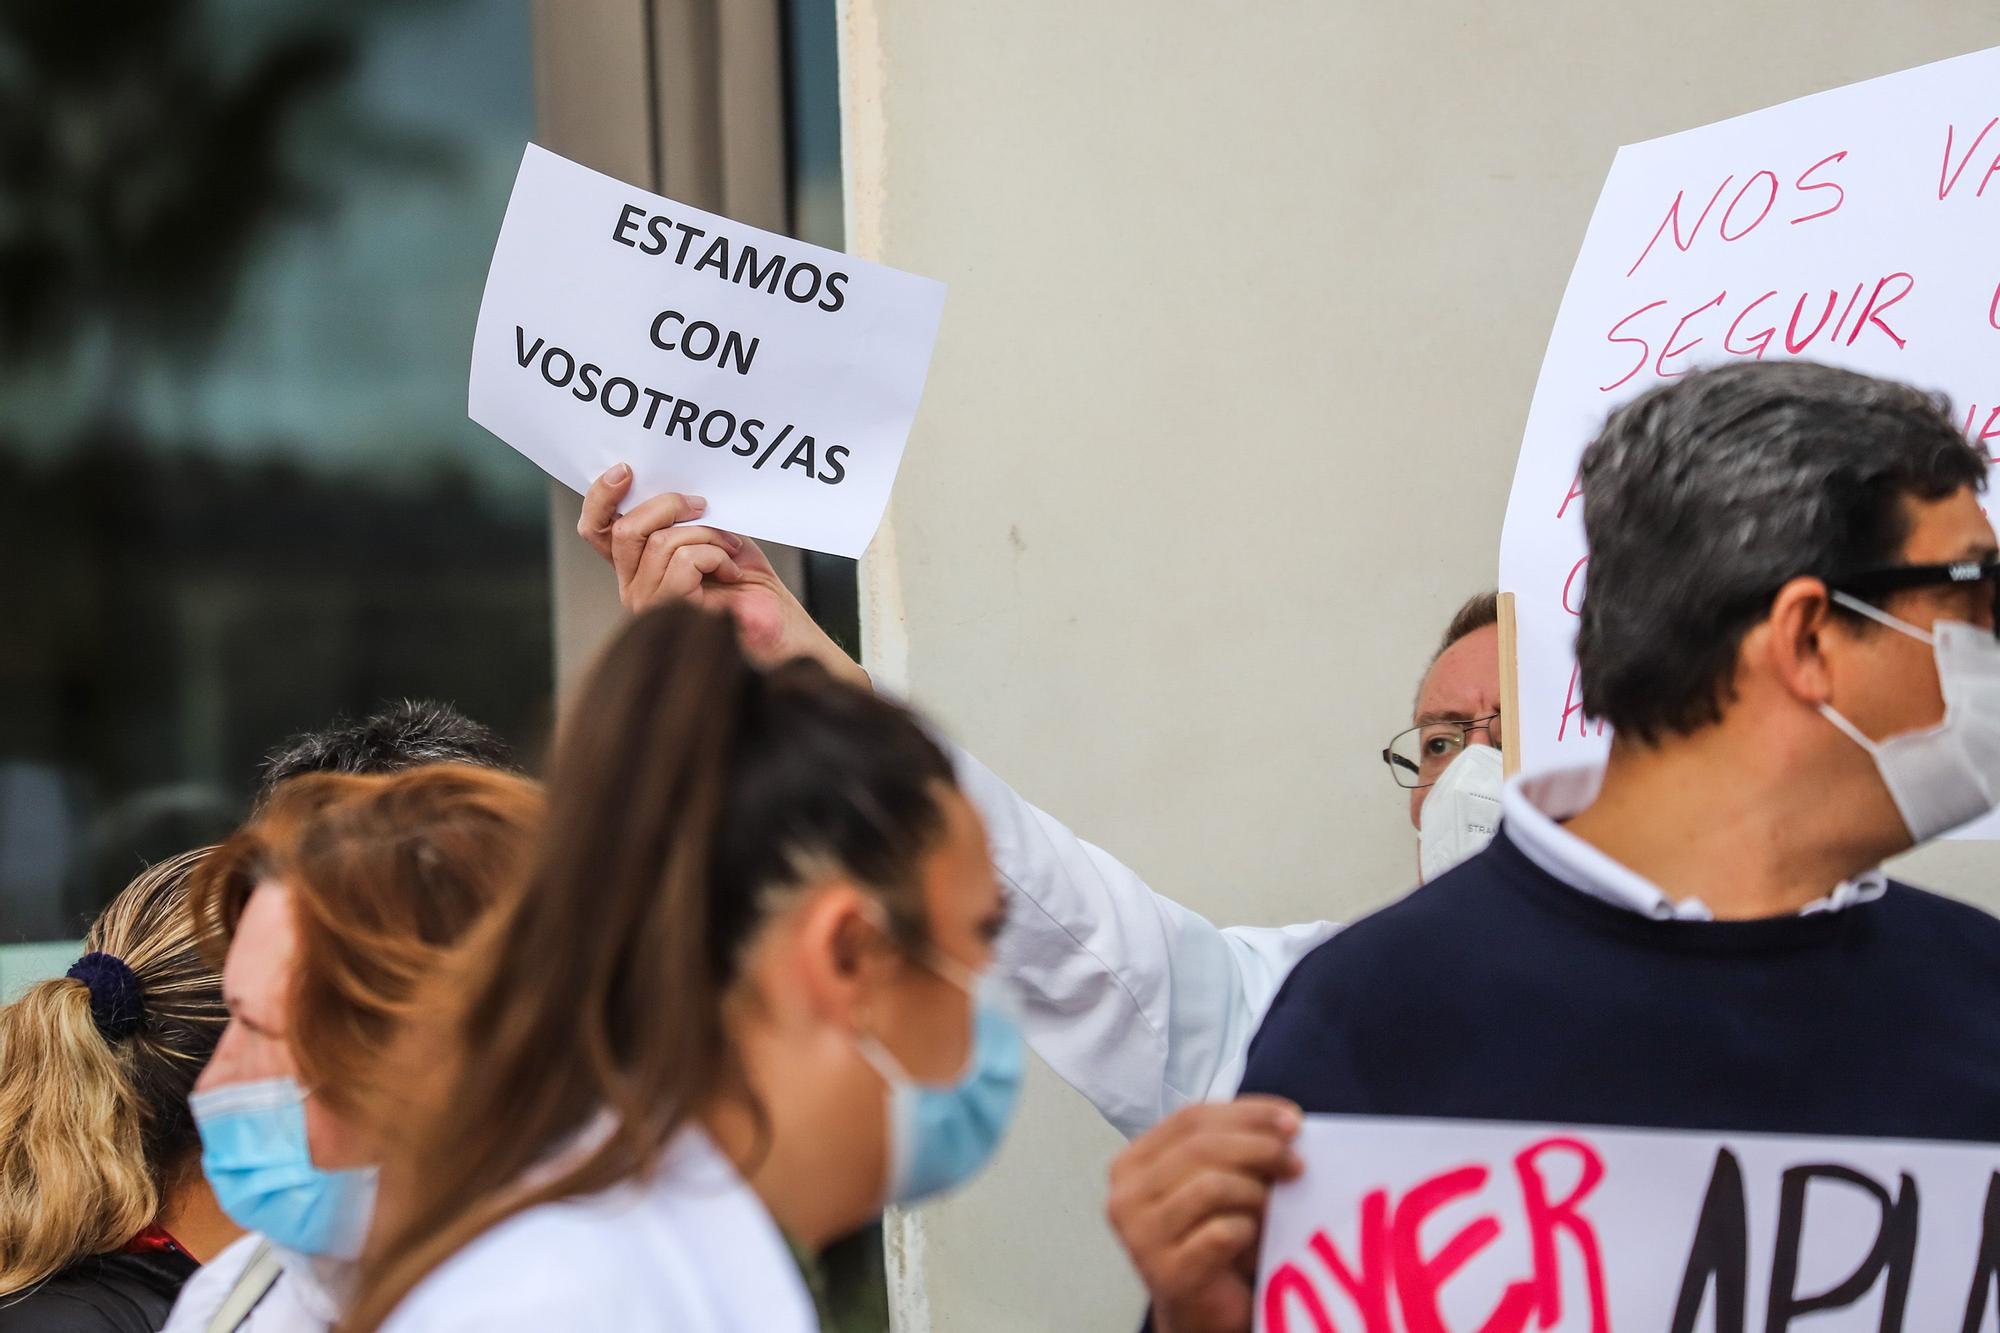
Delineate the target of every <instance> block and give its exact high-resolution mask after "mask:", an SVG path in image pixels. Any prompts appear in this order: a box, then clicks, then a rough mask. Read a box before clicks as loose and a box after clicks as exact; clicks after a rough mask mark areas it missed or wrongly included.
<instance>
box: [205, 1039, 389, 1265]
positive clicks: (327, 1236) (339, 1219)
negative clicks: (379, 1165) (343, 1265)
mask: <svg viewBox="0 0 2000 1333" xmlns="http://www.w3.org/2000/svg"><path fill="white" fill-rule="evenodd" d="M188 1109H189V1110H191V1111H193V1112H194V1121H195V1125H196V1127H197V1128H199V1129H200V1130H201V1171H202V1174H203V1175H205V1176H207V1177H208V1183H209V1187H210V1188H211V1189H213V1190H214V1191H215V1201H216V1202H217V1203H219V1204H220V1205H222V1211H223V1212H225V1213H227V1214H229V1216H230V1219H231V1220H232V1221H234V1222H235V1223H236V1225H238V1226H240V1227H242V1228H243V1229H244V1230H246V1231H255V1232H258V1233H260V1234H261V1235H263V1237H264V1238H265V1239H266V1240H268V1241H270V1242H271V1243H272V1244H273V1245H276V1246H278V1247H279V1248H281V1249H286V1250H292V1251H294V1252H296V1253H299V1254H308V1255H322V1256H325V1257H327V1258H331V1259H358V1258H360V1257H361V1246H362V1243H363V1242H364V1241H365V1240H367V1238H368V1224H369V1221H370V1219H371V1217H372V1216H373V1214H374V1211H375V1177H376V1172H375V1169H374V1168H373V1167H369V1168H366V1169H363V1170H352V1171H324V1170H321V1169H320V1168H319V1167H317V1166H314V1165H313V1160H312V1148H311V1147H310V1145H309V1144H308V1143H307V1141H306V1099H305V1093H304V1092H303V1091H301V1090H300V1088H299V1085H298V1084H297V1083H295V1082H293V1081H292V1080H291V1079H289V1078H270V1079H261V1080H259V1081H257V1082H255V1083H234V1084H231V1085H229V1086H228V1087H222V1088H214V1089H211V1090H210V1091H207V1092H197V1093H196V1094H194V1096H192V1097H190V1098H189V1099H188Z"/></svg>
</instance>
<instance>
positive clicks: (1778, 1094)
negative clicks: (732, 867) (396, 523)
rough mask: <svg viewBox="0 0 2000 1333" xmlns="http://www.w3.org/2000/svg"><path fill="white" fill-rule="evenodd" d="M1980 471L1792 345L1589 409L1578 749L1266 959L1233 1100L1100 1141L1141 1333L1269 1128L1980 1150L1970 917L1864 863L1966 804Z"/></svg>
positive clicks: (1990, 651) (1256, 1186) (1979, 754)
mask: <svg viewBox="0 0 2000 1333" xmlns="http://www.w3.org/2000/svg"><path fill="white" fill-rule="evenodd" d="M1986 473H1987V464H1986V460H1985V458H1984V457H1983V456H1982V455H1981V454H1980V452H1979V451H1978V450H1977V449H1976V448H1974V447H1973V446H1972V445H1971V444H1969V443H1968V442H1967V440H1966V438H1965V436H1964V435H1963V434H1962V433H1961V432H1960V430H1959V428H1958V426H1957V425H1956V423H1955V422H1954V421H1953V420H1952V418H1951V415H1950V412H1949V410H1948V409H1947V408H1946V407H1945V406H1944V405H1943V404H1942V403H1941V402H1940V401H1938V400H1936V399H1933V398H1931V397H1929V396H1927V395H1924V394H1922V393H1919V392H1918V391H1916V390H1914V389H1911V388H1909V387H1907V386H1905V385H1901V384H1896V383H1892V382H1889V381H1884V380H1877V379H1871V378H1869V377H1867V376H1862V375H1857V374H1854V373H1852V372H1849V371H1844V370H1837V369H1834V368H1832V367H1829V366H1822V365H1814V364H1810V363H1805V362H1737V363H1733V364H1731V365H1728V366H1725V367H1722V368H1720V369H1715V370H1707V371H1694V372H1690V373H1688V374H1687V375H1686V376H1685V377H1684V378H1679V379H1676V380H1674V381H1672V382H1670V383H1669V384H1668V385H1666V386H1663V387H1661V388H1658V389H1655V390H1653V391H1651V392H1650V393H1648V394H1646V395H1644V396H1642V397H1641V398H1639V399H1638V400H1636V401H1635V402H1633V403H1631V404H1629V405H1628V406H1626V407H1624V408H1623V409H1621V410H1620V411H1618V412H1616V413H1614V414H1613V415H1612V417H1611V418H1610V420H1609V421H1608V422H1607V423H1606V425H1605V427H1604V430H1603V432H1602V434H1601V435H1600V436H1599V437H1598V439H1597V440H1596V441H1595V442H1594V443H1593V444H1592V445H1591V446H1590V448H1589V449H1588V450H1587V451H1586V452H1585V454H1584V458H1583V466H1582V472H1581V479H1582V485H1583V493H1584V497H1585V498H1584V505H1585V508H1584V527H1585V531H1586V534H1587V537H1588V541H1589V547H1590V556H1591V559H1590V565H1589V573H1588V576H1587V577H1588V579H1589V585H1588V588H1587V591H1586V593H1585V597H1584V604H1583V615H1582V621H1581V624H1580V627H1579V632H1578V637H1577V660H1578V663H1579V666H1580V668H1581V679H1582V682H1583V690H1584V707H1585V710H1586V712H1587V714H1588V715H1589V716H1591V717H1595V718H1599V719H1602V720H1603V721H1605V722H1608V723H1609V724H1610V725H1611V726H1612V728H1613V730H1614V739H1613V742H1612V747H1611V752H1610V756H1609V758H1608V760H1607V761H1605V762H1601V763H1598V764H1594V765H1591V766H1588V767H1583V768H1576V769H1569V770H1564V771H1557V772H1552V773H1546V774H1540V775H1536V776H1534V777H1532V778H1530V779H1529V780H1527V781H1523V782H1518V783H1514V784H1511V785H1510V786H1509V787H1508V788H1507V790H1506V794H1505V797H1504V800H1503V805H1504V810H1505V816H1506V818H1505V824H1504V826H1503V827H1502V828H1501V830H1500V832H1499V834H1498V835H1497V836H1496V837H1495V839H1494V840H1493V842H1492V844H1491V845H1490V846H1489V847H1488V848H1487V849H1486V850H1485V851H1483V852H1482V853H1480V854H1479V855H1478V856H1475V857H1473V858H1472V859H1471V860H1469V861H1467V862H1465V863H1464V864H1462V865H1461V866H1459V867H1458V868H1457V869H1455V870H1454V871H1452V872H1451V873H1449V874H1447V875H1444V876H1441V877H1440V878H1438V879H1436V880H1434V881H1432V882H1431V883H1429V884H1427V885H1425V886H1424V887H1423V888H1421V889H1418V890H1417V891H1416V892H1414V893H1412V894H1411V895H1409V896H1408V897H1406V898H1404V899H1403V900H1402V901H1400V902H1398V903H1396V904H1394V905H1393V906H1390V907H1388V908H1385V909H1384V910H1382V911H1380V912H1378V913H1376V914H1374V915H1373V916H1370V917H1367V918H1364V919H1363V920H1361V921H1358V922H1356V923H1354V924H1353V925H1352V926H1350V927H1348V928H1347V929H1346V930H1344V931H1343V932H1341V933H1340V935H1338V936H1337V937H1335V938H1334V939H1332V940H1330V941H1329V942H1328V943H1327V944H1326V945H1325V946H1324V947H1322V948H1320V949H1318V950H1316V951H1315V952H1314V953H1313V954H1312V955H1310V956H1309V957H1307V958H1305V959H1303V960H1302V961H1301V962H1300V963H1299V964H1298V966H1297V967H1296V968H1295V969H1294V970H1293V973H1292V976H1291V979H1290V981H1289V982H1288V983H1287V985H1286V988H1285V990H1284V992H1283V993H1282V994H1281V995H1280V996H1279V997H1278V998H1277V999H1276V1001H1274V1003H1273V1004H1272V1006H1271V1008H1270V1012H1269V1014H1268V1015H1267V1017H1266V1018H1265V1021H1264V1024H1263V1026H1262V1028H1261V1029H1260V1030H1259V1032H1258V1034H1257V1037H1256V1040H1255V1042H1254V1044H1253V1045H1252V1047H1251V1054H1250V1059H1249V1062H1248V1066H1247V1068H1246V1070H1245V1074H1244V1079H1243V1090H1244V1092H1245V1093H1247V1094H1250V1096H1248V1097H1246V1098H1245V1099H1244V1100H1242V1101H1239V1102H1237V1103H1234V1104H1232V1105H1230V1106H1226V1107H1205V1108H1200V1110H1201V1112H1202V1113H1203V1114H1201V1115H1199V1116H1196V1115H1192V1114H1190V1113H1188V1112H1183V1113H1181V1114H1180V1115H1177V1116H1176V1117H1175V1118H1174V1119H1173V1120H1171V1121H1169V1122H1168V1123H1166V1124H1164V1125H1162V1126H1160V1127H1159V1128H1158V1129H1156V1130H1155V1131H1153V1132H1152V1133H1149V1134H1148V1135H1146V1136H1145V1137H1143V1138H1142V1139H1140V1140H1139V1141H1138V1142H1137V1143H1135V1144H1134V1145H1133V1146H1132V1147H1131V1148H1130V1149H1129V1150H1128V1151H1127V1153H1126V1154H1125V1155H1124V1156H1123V1157H1122V1158H1121V1159H1120V1162H1119V1164H1118V1166H1117V1167H1115V1168H1114V1173H1113V1179H1114V1197H1113V1203H1112V1215H1113V1220H1114V1222H1115V1223H1116V1225H1117V1228H1118V1230H1119V1232H1120V1235H1121V1237H1122V1238H1123V1239H1124V1241H1125V1242H1126V1245H1127V1249H1128V1250H1129V1251H1130V1253H1131V1254H1132V1256H1133V1260H1134V1263H1135V1265H1136V1266H1137V1267H1138V1268H1139V1270H1140V1272H1141V1274H1142V1276H1144V1277H1145V1278H1146V1280H1147V1284H1148V1287H1149V1289H1150V1290H1151V1291H1152V1293H1153V1296H1154V1300H1155V1320H1154V1328H1155V1330H1157V1333H1195V1331H1197V1330H1198V1333H1247V1330H1248V1329H1249V1328H1250V1325H1251V1320H1250V1315H1251V1309H1250V1306H1251V1287H1250V1280H1249V1278H1248V1276H1247V1270H1246V1268H1245V1265H1246V1264H1249V1263H1250V1262H1251V1261H1252V1260H1253V1258H1254V1255H1255V1252H1256V1251H1255V1246H1256V1243H1257V1230H1258V1226H1257V1223H1258V1219H1260V1218H1261V1216H1262V1210H1263V1203H1264V1200H1265V1197H1266V1191H1267V1188H1268V1186H1269V1184H1270V1183H1271V1182H1272V1181H1273V1180H1274V1179H1277V1178H1279V1177H1282V1176H1285V1175H1287V1174H1288V1173H1290V1172H1292V1171H1295V1170H1296V1169H1297V1166H1296V1163H1295V1162H1292V1161H1291V1160H1290V1156H1289V1153H1288V1151H1287V1145H1288V1142H1289V1138H1290V1136H1291V1134H1292V1133H1293V1132H1295V1131H1296V1128H1297V1126H1298V1123H1299V1121H1298V1116H1299V1113H1300V1112H1305V1113H1347V1114H1354V1115H1368V1116H1449V1117H1457V1118H1463V1119H1470V1120H1487V1121H1514V1122H1532V1123H1538V1124H1552V1125H1608V1126H1626V1127H1632V1128H1644V1129H1667V1130H1672V1129H1684V1130H1705V1131H1710V1132H1728V1133H1774V1134H1790V1135H1802V1136H1814V1137H1886V1138H1895V1139H1908V1140H1957V1141H1962V1142H1972V1143H1977V1144H1982V1145H1990V1144H2000V921H1996V920H1995V919H1994V918H1993V917H1992V916H1989V915H1988V914H1986V913H1985V912H1982V911H1980V910H1978V909H1977V908H1974V907H1971V906H1968V905H1966V904H1963V903H1958V902H1953V901H1950V900H1948V899H1945V898H1941V897H1938V896H1936V895H1933V894H1929V893H1925V892H1923V891H1921V890H1919V889H1914V888H1910V887H1908V886H1905V885H1900V884H1895V883H1891V882H1890V881H1889V880H1888V879H1887V878H1886V877H1885V876H1884V875H1883V873H1882V871H1881V870H1880V869H1879V868H1878V867H1879V866H1880V865H1881V863H1882V862H1883V861H1884V860H1885V859H1887V858H1888V857H1891V856H1893V855H1896V854H1897V853H1899V852H1903V851H1906V850H1908V849H1909V848H1910V847H1911V846H1913V845H1915V844H1919V843H1923V842H1926V841H1929V840H1931V839H1933V838H1936V837H1938V836H1940V835H1942V834H1944V833H1946V832H1948V831H1950V830H1951V829H1954V828H1956V827H1959V826H1960V825H1963V824H1965V823H1967V822H1968V821H1970V820H1973V819H1976V818H1978V817H1980V816H1981V815H1983V814H1985V813H1987V812H1988V811H1990V810H1992V809H1993V808H1994V807H1995V805H1996V803H2000V638H1996V626H1995V621H1996V597H2000V591H1996V590H2000V544H1996V542H1995V539H1994V533H1993V528H1992V526H1991V525H1990V524H1989V523H1988V521H1987V518H1986V515H1985V513H1984V511H1983V509H1982V507H1981V504H1980V500H1981V492H1982V491H1983V490H1984V488H1985V485H1986ZM1196 1200H1199V1202H1193V1201H1196ZM1739 1240H1740V1237H1739ZM1891 1285H1893V1281H1892V1283H1891ZM1860 1294H1861V1293H1859V1292H1849V1293H1847V1295H1846V1296H1844V1297H1843V1298H1842V1299H1844V1300H1851V1299H1855V1298H1856V1297H1857V1296H1859V1295H1860ZM1697 1295H1698V1294H1697ZM1719 1299H1720V1298H1718V1300H1719ZM1738 1299H1739V1300H1740V1299H1741V1298H1740V1296H1739V1297H1738ZM1885 1299H1887V1300H1890V1303H1889V1304H1885V1305H1884V1307H1883V1309H1884V1314H1883V1319H1884V1321H1885V1322H1884V1323H1883V1325H1882V1326H1883V1327H1884V1328H1887V1327H1890V1325H1891V1322H1892V1321H1893V1318H1894V1317H1895V1315H1894V1313H1893V1312H1894V1311H1895V1310H1896V1306H1895V1305H1894V1303H1893V1299H1891V1298H1885ZM1716 1308H1717V1309H1718V1311H1720V1310H1721V1309H1722V1308H1723V1307H1722V1306H1721V1305H1720V1304H1718V1306H1717V1307H1716ZM1739 1308H1740V1307H1739ZM1773 1308H1776V1307H1775V1306H1774V1307H1773ZM1800 1308H1802V1309H1803V1308H1809V1307H1804V1306H1801V1307H1800ZM1854 1313H1858V1311H1856V1312H1854ZM1716 1317H1717V1319H1718V1321H1721V1320H1723V1318H1724V1316H1723V1315H1722V1314H1720V1313H1718V1314H1717V1316H1716ZM1512 1326H1513V1325H1510V1327H1512ZM1719 1326H1721V1323H1720V1322H1718V1327H1719ZM1851 1326H1852V1325H1851V1324H1845V1325H1842V1327H1851ZM1871 1327H1872V1324H1871Z"/></svg>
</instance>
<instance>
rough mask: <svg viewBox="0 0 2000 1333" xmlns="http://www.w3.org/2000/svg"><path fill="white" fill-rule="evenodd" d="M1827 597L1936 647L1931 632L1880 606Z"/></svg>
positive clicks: (1844, 597)
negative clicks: (1891, 613)
mask: <svg viewBox="0 0 2000 1333" xmlns="http://www.w3.org/2000/svg"><path fill="white" fill-rule="evenodd" d="M1827 596H1828V600H1830V601H1832V602H1834V603H1836V604H1837V605H1840V606H1844V607H1846V608H1847V609H1848V610H1850V611H1852V612H1854V614H1856V615H1858V616H1866V617H1867V618H1868V619H1870V620H1872V621H1874V622H1875V623H1876V624H1878V625H1886V626H1887V627H1888V628H1890V629H1893V630H1897V631H1899V632H1901V633H1903V634H1907V635H1909V636H1910V637H1911V638H1913V639H1915V640H1916V641H1917V642H1918V643H1923V644H1930V645H1931V646H1933V647H1935V646H1936V643H1937V640H1936V639H1935V638H1934V637H1933V636H1932V634H1931V632H1930V631H1929V630H1924V629H1918V628H1917V627H1916V626H1915V625H1912V624H1911V623H1910V622H1909V621H1907V620H1903V619H1900V618H1898V617H1896V616H1892V615H1890V614H1889V613H1888V612H1887V611H1884V610H1883V609H1882V608H1881V607H1879V606H1872V605H1870V604H1869V603H1867V602H1864V601H1862V600H1861V599H1860V598H1859V597H1853V596H1850V595H1848V594H1847V593H1844V592H1834V593H1829V594H1828V595H1827ZM1996 597H2000V593H1996Z"/></svg>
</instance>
